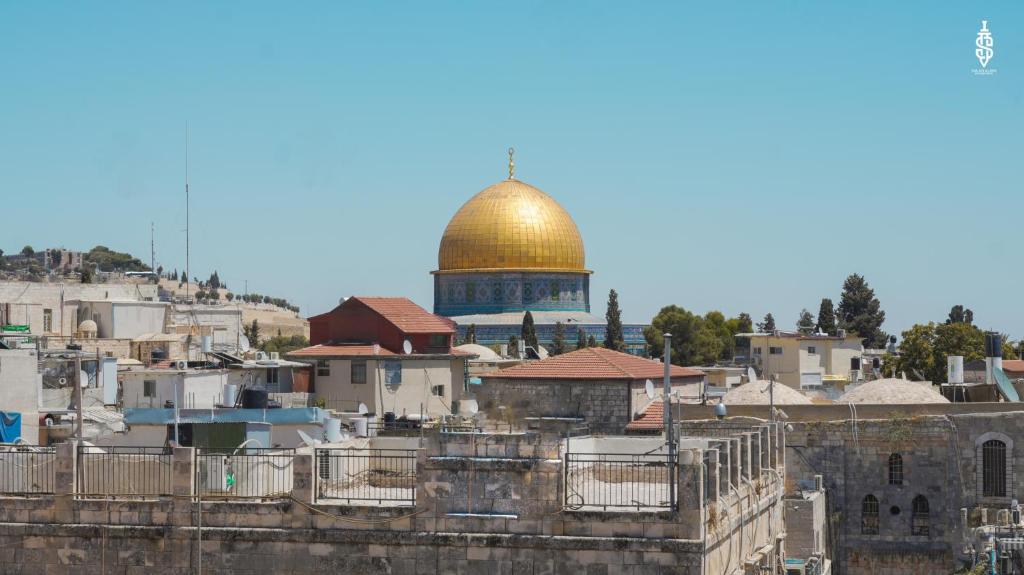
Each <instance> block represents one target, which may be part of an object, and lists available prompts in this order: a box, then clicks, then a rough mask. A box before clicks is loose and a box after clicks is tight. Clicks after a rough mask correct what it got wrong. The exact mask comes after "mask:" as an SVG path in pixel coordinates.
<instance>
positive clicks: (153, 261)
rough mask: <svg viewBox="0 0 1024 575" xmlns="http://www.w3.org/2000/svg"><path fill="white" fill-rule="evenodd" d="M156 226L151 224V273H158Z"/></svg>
mask: <svg viewBox="0 0 1024 575" xmlns="http://www.w3.org/2000/svg"><path fill="white" fill-rule="evenodd" d="M154 233H155V224H154V223H153V222H149V271H151V272H153V273H156V241H155V240H154V237H155V235H154Z"/></svg>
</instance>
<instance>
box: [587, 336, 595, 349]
mask: <svg viewBox="0 0 1024 575" xmlns="http://www.w3.org/2000/svg"><path fill="white" fill-rule="evenodd" d="M587 347H597V338H596V337H594V336H590V337H588V338H587Z"/></svg>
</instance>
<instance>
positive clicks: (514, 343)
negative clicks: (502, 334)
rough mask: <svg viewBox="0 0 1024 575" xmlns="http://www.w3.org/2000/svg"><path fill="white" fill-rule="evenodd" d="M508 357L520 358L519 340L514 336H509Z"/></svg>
mask: <svg viewBox="0 0 1024 575" xmlns="http://www.w3.org/2000/svg"><path fill="white" fill-rule="evenodd" d="M508 355H509V356H510V357H519V338H518V337H516V336H514V335H510V336H508Z"/></svg>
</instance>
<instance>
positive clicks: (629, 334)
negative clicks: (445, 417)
mask: <svg viewBox="0 0 1024 575" xmlns="http://www.w3.org/2000/svg"><path fill="white" fill-rule="evenodd" d="M513 168H514V165H513V164H512V163H511V157H510V160H509V177H508V179H506V180H503V181H500V182H498V183H496V184H494V185H492V186H489V187H488V188H486V189H484V190H483V191H481V192H480V193H478V194H476V195H475V196H473V197H472V198H470V199H469V201H467V202H466V203H465V204H463V205H462V207H461V208H459V210H458V211H457V212H456V213H455V215H454V216H453V217H452V219H451V221H449V222H448V226H447V227H446V228H445V231H444V235H443V236H442V237H441V244H440V247H439V248H438V256H437V259H438V267H437V269H436V270H434V271H433V272H431V273H432V274H433V276H434V313H437V314H438V315H442V316H446V317H450V318H452V319H453V320H454V321H455V322H456V323H457V324H458V329H459V337H460V338H462V337H465V334H466V329H467V328H468V327H469V326H470V325H474V326H475V332H476V341H477V342H478V343H482V344H485V345H492V344H502V343H507V342H508V340H509V337H510V336H513V335H515V336H517V337H518V335H519V333H520V326H521V325H522V323H523V316H524V315H525V314H526V312H527V311H529V312H530V313H531V315H533V319H534V322H535V324H536V329H537V338H538V340H539V342H540V344H541V345H549V344H550V343H551V342H552V340H553V338H554V330H555V325H556V324H557V323H561V324H562V326H563V328H564V330H565V337H566V340H567V341H569V342H570V343H571V342H575V341H576V340H577V335H578V333H579V332H580V331H583V332H584V333H585V335H586V336H588V337H589V336H593V337H594V338H595V339H596V340H597V341H599V342H601V341H604V336H605V319H604V318H603V317H600V316H597V315H594V314H592V313H590V275H591V274H592V273H593V272H592V271H591V270H588V269H586V257H585V253H584V247H583V236H582V235H581V234H580V231H579V229H578V228H577V227H576V223H575V222H574V221H573V219H572V217H571V216H570V215H569V212H568V211H566V210H565V208H563V207H562V206H561V205H559V204H558V202H557V201H555V199H554V198H552V197H551V196H549V195H547V194H545V193H544V192H542V191H541V190H539V189H538V188H535V187H534V186H531V185H529V184H527V183H525V182H522V181H519V180H518V179H516V178H515V174H514V171H513ZM623 332H624V338H625V343H626V349H627V351H629V352H630V353H634V354H642V353H643V352H644V351H645V350H646V345H647V344H646V340H645V339H644V336H643V326H642V325H625V326H623Z"/></svg>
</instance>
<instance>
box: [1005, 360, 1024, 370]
mask: <svg viewBox="0 0 1024 575" xmlns="http://www.w3.org/2000/svg"><path fill="white" fill-rule="evenodd" d="M1003 371H1005V372H1007V373H1024V359H1004V360H1003Z"/></svg>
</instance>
